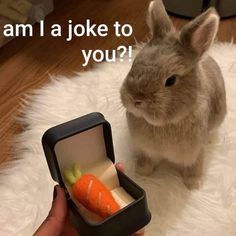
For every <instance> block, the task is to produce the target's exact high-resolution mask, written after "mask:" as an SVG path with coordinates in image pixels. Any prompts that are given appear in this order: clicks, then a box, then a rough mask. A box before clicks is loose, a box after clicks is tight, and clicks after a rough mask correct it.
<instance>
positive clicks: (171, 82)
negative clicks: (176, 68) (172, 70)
mask: <svg viewBox="0 0 236 236" xmlns="http://www.w3.org/2000/svg"><path fill="white" fill-rule="evenodd" d="M175 82H176V75H172V76H171V77H170V78H168V79H167V80H166V83H165V86H166V87H170V86H172V85H174V84H175Z"/></svg>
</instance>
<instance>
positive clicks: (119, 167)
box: [116, 162, 125, 172]
mask: <svg viewBox="0 0 236 236" xmlns="http://www.w3.org/2000/svg"><path fill="white" fill-rule="evenodd" d="M116 169H118V170H119V171H121V172H125V167H124V164H123V163H120V162H118V163H117V164H116Z"/></svg>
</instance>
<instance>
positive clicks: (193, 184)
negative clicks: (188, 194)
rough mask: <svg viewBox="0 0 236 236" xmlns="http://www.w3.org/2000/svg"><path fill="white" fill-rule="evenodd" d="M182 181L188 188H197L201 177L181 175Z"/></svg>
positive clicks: (200, 182)
mask: <svg viewBox="0 0 236 236" xmlns="http://www.w3.org/2000/svg"><path fill="white" fill-rule="evenodd" d="M183 182H184V184H185V186H186V187H187V189H189V190H194V189H199V188H200V187H201V184H202V178H201V177H200V176H189V177H183Z"/></svg>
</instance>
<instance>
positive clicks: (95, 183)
mask: <svg viewBox="0 0 236 236" xmlns="http://www.w3.org/2000/svg"><path fill="white" fill-rule="evenodd" d="M64 175H65V178H66V180H67V181H68V182H69V183H70V184H72V188H71V190H72V194H73V196H74V197H75V199H76V200H78V201H79V202H80V203H81V204H82V205H83V206H84V207H86V208H87V209H88V210H90V211H92V212H94V213H96V214H97V215H99V216H100V217H102V218H106V217H108V216H111V215H112V214H114V213H116V212H117V211H118V210H120V206H119V205H118V204H117V202H116V201H115V199H114V198H113V196H112V194H111V192H110V190H109V189H107V187H106V186H105V185H104V184H103V183H102V182H101V181H100V180H99V179H98V178H96V177H95V176H94V175H92V174H84V175H82V174H81V172H80V171H79V167H78V165H74V166H73V169H72V171H69V170H67V171H65V174H64Z"/></svg>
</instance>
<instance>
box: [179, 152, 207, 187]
mask: <svg viewBox="0 0 236 236" xmlns="http://www.w3.org/2000/svg"><path fill="white" fill-rule="evenodd" d="M202 165H203V153H201V154H200V155H199V157H198V159H197V161H196V162H195V163H194V164H193V165H192V166H189V167H183V168H182V171H181V174H182V177H183V182H184V184H185V185H186V187H187V188H188V189H189V190H193V189H198V188H199V187H200V186H201V183H202V174H203V173H202V169H203V168H202Z"/></svg>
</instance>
